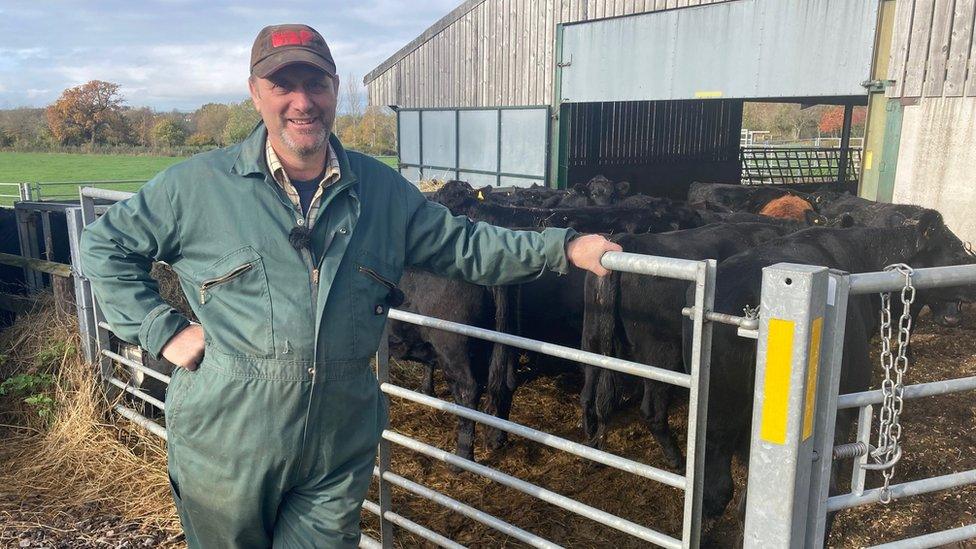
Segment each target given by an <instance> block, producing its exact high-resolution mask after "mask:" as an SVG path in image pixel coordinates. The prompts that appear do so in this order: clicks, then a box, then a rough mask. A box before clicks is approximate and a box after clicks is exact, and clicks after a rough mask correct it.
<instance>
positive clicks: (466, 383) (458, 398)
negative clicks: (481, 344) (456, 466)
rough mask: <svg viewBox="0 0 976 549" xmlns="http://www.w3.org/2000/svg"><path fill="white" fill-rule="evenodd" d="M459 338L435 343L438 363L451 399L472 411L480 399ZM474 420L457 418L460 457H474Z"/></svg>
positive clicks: (476, 407) (478, 390)
mask: <svg viewBox="0 0 976 549" xmlns="http://www.w3.org/2000/svg"><path fill="white" fill-rule="evenodd" d="M462 339H463V338H460V337H459V338H457V345H450V346H446V345H445V346H438V347H439V350H438V353H437V354H438V360H437V362H438V365H439V366H440V367H441V370H442V371H443V372H444V374H445V377H446V378H447V382H448V385H449V386H450V388H451V394H452V395H453V396H454V402H455V403H457V404H459V405H461V406H464V407H467V408H471V409H473V410H477V409H478V401H479V400H480V399H481V391H482V389H481V386H480V385H479V384H478V382H477V380H476V379H475V377H474V371H473V369H472V368H473V365H472V364H471V360H470V359H469V358H468V353H467V347H466V346H465V345H464V341H462ZM474 437H475V434H474V422H473V421H471V420H470V419H465V418H462V417H458V438H457V450H456V451H455V453H456V454H457V455H458V456H459V457H462V458H465V459H470V460H472V461H473V460H474Z"/></svg>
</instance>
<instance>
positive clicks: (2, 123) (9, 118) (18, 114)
mask: <svg viewBox="0 0 976 549" xmlns="http://www.w3.org/2000/svg"><path fill="white" fill-rule="evenodd" d="M0 130H2V131H3V133H4V134H6V135H7V139H8V141H10V143H9V145H8V146H12V147H31V146H38V145H44V144H45V143H46V142H47V140H48V138H49V137H50V135H49V132H48V128H47V119H46V118H45V115H44V109H36V108H31V107H19V108H16V109H9V110H4V111H0Z"/></svg>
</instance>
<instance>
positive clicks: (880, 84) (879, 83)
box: [861, 80, 895, 92]
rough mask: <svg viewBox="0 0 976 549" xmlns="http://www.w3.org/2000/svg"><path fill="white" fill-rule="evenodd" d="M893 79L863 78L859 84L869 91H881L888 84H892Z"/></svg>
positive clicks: (893, 82) (893, 83)
mask: <svg viewBox="0 0 976 549" xmlns="http://www.w3.org/2000/svg"><path fill="white" fill-rule="evenodd" d="M894 85H895V81H894V80H865V81H864V82H861V86H862V87H864V88H867V90H868V91H869V92H883V91H885V88H887V87H888V86H894Z"/></svg>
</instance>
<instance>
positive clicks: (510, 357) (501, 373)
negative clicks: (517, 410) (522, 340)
mask: <svg viewBox="0 0 976 549" xmlns="http://www.w3.org/2000/svg"><path fill="white" fill-rule="evenodd" d="M516 360H517V358H516V354H515V352H513V350H512V349H511V348H510V347H508V346H507V345H501V344H497V343H496V344H495V347H494V351H493V352H492V358H491V364H490V365H489V367H488V391H487V395H486V402H485V411H486V412H487V413H489V414H492V415H493V416H495V417H497V418H500V419H508V417H509V414H510V413H511V411H512V397H513V396H514V394H515V389H517V388H518V378H517V377H516V375H515V361H516ZM485 437H486V438H487V440H488V447H489V448H491V449H493V450H494V449H498V448H501V447H502V446H504V445H505V443H506V442H508V433H507V432H505V431H502V430H501V429H496V428H494V427H486V428H485Z"/></svg>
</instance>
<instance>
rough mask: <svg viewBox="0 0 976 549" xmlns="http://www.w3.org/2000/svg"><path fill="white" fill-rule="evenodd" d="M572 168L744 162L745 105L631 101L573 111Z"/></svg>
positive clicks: (580, 106)
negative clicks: (741, 147)
mask: <svg viewBox="0 0 976 549" xmlns="http://www.w3.org/2000/svg"><path fill="white" fill-rule="evenodd" d="M569 112H570V140H569V142H570V150H569V166H570V167H575V166H624V165H633V164H657V163H673V162H684V161H690V160H694V161H700V162H721V161H735V160H738V158H739V138H740V135H739V134H740V129H741V126H742V102H741V101H716V100H708V101H627V102H613V103H576V104H572V105H570V111H569Z"/></svg>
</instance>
